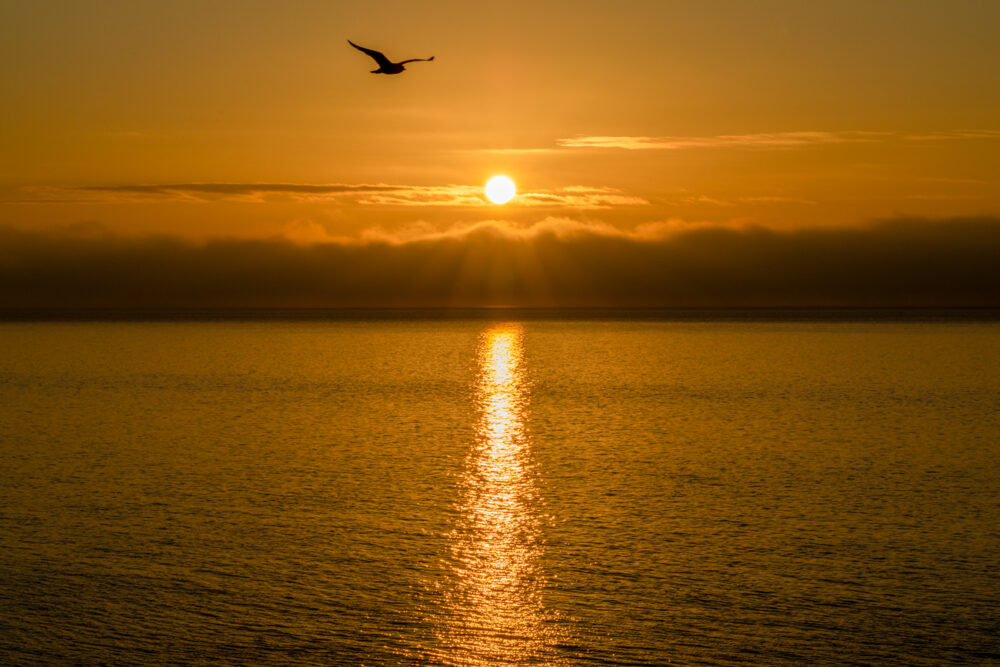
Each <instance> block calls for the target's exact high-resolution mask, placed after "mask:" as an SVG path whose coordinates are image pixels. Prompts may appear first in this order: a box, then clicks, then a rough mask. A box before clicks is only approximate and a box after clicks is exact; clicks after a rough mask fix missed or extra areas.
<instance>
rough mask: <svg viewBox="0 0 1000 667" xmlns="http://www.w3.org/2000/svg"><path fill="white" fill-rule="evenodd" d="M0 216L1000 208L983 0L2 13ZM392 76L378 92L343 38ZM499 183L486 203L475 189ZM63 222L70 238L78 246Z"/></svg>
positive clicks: (344, 229) (254, 223)
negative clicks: (387, 63)
mask: <svg viewBox="0 0 1000 667" xmlns="http://www.w3.org/2000/svg"><path fill="white" fill-rule="evenodd" d="M0 22H2V24H3V25H4V28H5V38H4V40H3V41H2V42H0V59H2V61H3V62H4V63H5V68H4V74H3V81H4V85H3V86H0V146H2V147H3V149H2V150H0V227H7V228H9V229H13V230H20V231H22V232H23V231H28V232H45V233H49V234H53V235H54V237H55V238H58V237H60V236H67V235H68V237H74V238H75V237H76V236H78V235H79V234H81V233H85V232H86V233H93V232H94V231H95V230H103V231H102V233H110V234H112V235H125V236H131V237H144V236H149V235H157V236H169V237H177V238H179V239H186V240H189V241H190V240H196V241H197V240H201V241H204V240H208V239H215V238H221V237H239V238H244V239H248V238H249V239H252V238H268V239H274V238H276V237H285V238H290V239H293V240H295V241H296V242H322V241H327V242H345V241H346V242H353V241H355V240H357V239H372V238H382V239H385V238H390V239H397V240H399V239H403V240H405V239H410V240H412V239H414V238H425V237H427V236H428V235H431V236H433V235H434V234H436V233H439V232H448V231H450V232H454V231H455V230H456V229H468V228H472V227H474V226H475V225H477V224H479V223H483V222H485V221H499V222H500V223H505V224H510V225H512V226H513V227H515V228H517V229H521V230H530V229H545V228H547V227H545V226H546V225H550V226H551V225H553V224H556V225H565V224H567V223H568V222H573V223H584V224H585V225H589V227H587V228H588V229H591V230H594V229H598V230H599V229H602V228H611V229H617V230H620V231H622V232H623V233H626V234H638V235H639V236H643V235H644V234H646V233H647V232H646V231H644V230H647V231H648V230H649V229H651V228H652V229H659V230H663V229H668V228H669V229H674V230H686V229H700V228H704V227H705V226H706V225H708V226H721V227H728V228H733V229H746V228H752V227H754V226H761V227H768V228H772V229H775V230H779V231H781V230H784V231H787V232H793V231H795V230H808V229H820V228H843V229H846V228H851V227H858V226H862V227H863V226H865V225H869V224H871V223H872V221H877V220H884V219H894V218H910V219H915V218H920V217H924V218H932V219H950V218H955V217H970V216H972V217H977V216H978V217H979V218H982V217H983V216H986V217H989V216H995V215H996V214H997V213H998V212H1000V187H998V185H1000V86H998V85H996V73H997V72H998V71H1000V42H998V41H997V39H996V27H997V26H998V25H1000V3H997V2H995V1H993V0H982V1H968V0H966V1H961V0H959V1H954V2H948V3H945V2H937V1H934V2H923V1H920V0H882V1H878V2H839V1H838V2H808V3H802V2H792V1H790V0H789V1H774V0H763V1H761V0H757V1H754V2H738V1H735V0H733V1H719V2H712V1H704V2H671V1H668V0H649V1H638V0H631V1H630V0H621V1H619V2H603V1H602V2H597V1H586V0H575V1H573V2H556V1H551V2H549V1H547V2H506V3H491V4H487V3H467V2H458V1H456V2H413V1H410V2H394V1H385V2H379V3H364V2H338V1H331V0H297V1H290V2H283V3H280V4H279V3H274V2H269V1H268V2H265V1H260V2H257V1H251V0H232V1H226V0H215V1H213V2H200V1H198V2H196V1H193V0H192V1H189V0H181V1H177V0H171V1H169V2H168V1H166V0H164V1H158V0H150V1H145V2H134V1H133V0H102V1H80V0H72V1H70V0H66V1H59V0H40V1H38V2H13V1H9V2H0ZM347 39H351V40H353V41H355V42H357V43H359V44H362V45H365V46H369V47H373V48H377V49H381V50H383V51H385V52H386V53H387V55H389V57H391V58H394V59H397V60H398V59H404V58H418V57H419V58H423V57H428V56H431V55H433V56H435V57H436V59H435V61H434V62H432V63H413V64H411V65H409V66H408V70H407V71H406V72H405V73H403V74H401V75H398V76H385V75H373V74H370V73H369V70H371V69H374V63H373V62H372V61H371V60H370V59H369V58H368V57H367V56H365V55H364V54H363V53H360V52H358V51H356V50H354V49H352V48H351V47H350V46H349V45H348V44H347V42H346V40H347ZM496 173H505V174H508V175H509V176H511V177H512V178H513V179H514V180H515V181H516V182H517V184H518V188H519V191H520V194H519V196H518V197H516V198H515V199H514V200H513V201H512V202H511V203H509V204H506V205H504V206H496V205H492V204H490V203H488V202H487V201H486V200H485V199H484V198H483V195H482V186H483V184H484V183H485V181H486V179H487V178H488V177H490V176H491V175H493V174H496ZM86 230H89V232H88V231H86Z"/></svg>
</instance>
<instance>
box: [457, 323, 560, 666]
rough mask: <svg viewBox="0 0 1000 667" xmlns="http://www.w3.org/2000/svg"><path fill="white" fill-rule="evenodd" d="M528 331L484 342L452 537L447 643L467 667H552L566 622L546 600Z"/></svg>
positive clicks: (501, 330)
mask: <svg viewBox="0 0 1000 667" xmlns="http://www.w3.org/2000/svg"><path fill="white" fill-rule="evenodd" d="M528 398H529V387H528V381H527V377H526V373H525V368H524V344H523V330H522V328H521V327H520V326H519V325H514V324H507V325H500V326H495V327H492V328H490V329H488V330H486V331H485V332H484V333H483V334H482V335H481V338H480V342H479V350H478V374H477V380H476V403H477V406H476V407H477V427H476V440H475V443H474V445H473V447H472V449H471V451H470V454H469V457H468V460H467V461H466V466H465V472H464V476H463V479H462V489H461V496H460V498H459V500H458V510H459V518H458V527H457V529H456V530H455V531H454V533H453V534H452V535H451V538H452V539H451V550H452V552H451V570H452V571H451V573H450V574H451V575H452V578H453V581H452V582H451V584H452V585H451V586H449V589H448V592H447V593H446V600H445V604H446V607H447V613H446V615H445V617H444V619H443V620H444V623H443V627H442V628H441V630H443V637H442V640H443V643H444V644H445V645H446V646H447V647H448V648H447V650H446V653H447V654H448V657H449V658H450V659H452V660H454V661H455V662H457V663H459V664H497V663H532V662H536V663H540V662H545V663H548V664H551V663H552V662H553V661H554V660H553V658H555V657H556V656H554V655H552V654H550V653H549V651H548V649H549V648H551V647H552V645H553V643H554V642H555V640H556V639H557V638H556V636H555V635H556V634H557V632H556V619H555V617H554V615H553V614H551V613H549V612H547V610H546V609H545V607H544V605H543V602H542V599H541V589H542V587H543V585H544V573H543V571H542V569H541V563H540V560H541V556H542V553H543V543H542V521H543V516H542V515H541V512H540V509H539V503H538V492H537V489H536V486H535V482H534V476H533V475H534V470H533V466H532V457H531V442H530V438H529V437H528V432H527V429H526V418H527V411H528Z"/></svg>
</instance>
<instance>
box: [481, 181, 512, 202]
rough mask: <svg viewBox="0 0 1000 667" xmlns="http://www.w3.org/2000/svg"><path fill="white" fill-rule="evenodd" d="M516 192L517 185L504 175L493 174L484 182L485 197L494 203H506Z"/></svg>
mask: <svg viewBox="0 0 1000 667" xmlns="http://www.w3.org/2000/svg"><path fill="white" fill-rule="evenodd" d="M516 194H517V186H515V185H514V181H512V180H510V179H509V178H507V177H506V176H494V177H493V178H491V179H490V180H489V182H487V183H486V198H487V199H489V200H490V201H491V202H493V203H494V204H506V203H507V202H509V201H510V200H511V199H513V198H514V195H516Z"/></svg>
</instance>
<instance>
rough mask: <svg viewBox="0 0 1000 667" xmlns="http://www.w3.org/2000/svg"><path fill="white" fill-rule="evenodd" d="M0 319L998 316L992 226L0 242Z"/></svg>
mask: <svg viewBox="0 0 1000 667" xmlns="http://www.w3.org/2000/svg"><path fill="white" fill-rule="evenodd" d="M0 248H2V253H0V309H15V308H17V309H20V308H253V307H276V308H294V307H368V306H371V307H394V306H400V307H408V306H487V305H510V306H667V307H669V306H678V307H726V306H744V307H746V306H766V307H780V306H859V307H867V306H887V307H907V306H964V307H982V306H989V307H1000V218H997V217H977V218H956V219H948V220H925V219H896V220H891V221H882V222H878V223H874V224H872V225H869V226H866V227H858V228H836V229H834V228H825V229H798V230H792V231H775V230H768V229H763V228H746V229H734V228H729V227H722V226H709V225H701V226H685V225H683V224H676V225H672V224H662V225H647V226H644V227H640V228H638V229H636V230H633V231H620V230H617V229H616V228H614V227H612V226H609V225H602V224H584V223H578V222H571V221H565V220H546V221H543V222H540V223H538V224H536V225H534V226H531V227H527V228H510V227H507V226H504V225H502V224H499V223H481V224H479V225H475V226H472V227H468V228H464V229H458V230H451V231H447V232H433V231H431V232H422V233H413V232H412V231H411V232H410V233H408V234H404V235H399V236H393V235H389V234H369V235H366V236H364V237H362V238H361V239H358V240H350V241H340V242H327V243H316V244H311V245H303V244H296V243H294V242H292V241H289V240H287V239H261V240H237V239H221V240H214V241H210V242H206V243H201V244H194V243H188V242H184V241H181V240H177V239H169V238H149V239H134V238H122V237H115V236H110V235H80V234H75V235H74V234H61V235H59V234H45V233H39V232H25V231H17V230H14V229H8V228H0Z"/></svg>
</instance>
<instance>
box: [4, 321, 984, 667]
mask: <svg viewBox="0 0 1000 667" xmlns="http://www.w3.org/2000/svg"><path fill="white" fill-rule="evenodd" d="M998 368H1000V324H997V323H995V322H994V323H990V322H947V321H927V322H919V321H910V322H901V321H885V322H879V321H843V322H832V321H823V320H822V318H819V319H815V318H813V319H807V320H806V321H769V320H767V319H763V320H757V321H754V320H753V318H750V319H749V320H748V321H739V322H732V321H726V319H725V318H722V319H719V318H716V319H713V320H706V321H664V320H659V319H657V318H655V317H653V318H648V319H646V320H643V321H631V322H630V321H626V320H619V319H615V318H614V317H607V318H602V319H600V320H599V321H588V320H587V319H586V318H581V317H577V318H574V319H572V320H566V321H559V320H547V319H544V318H542V319H529V320H519V321H503V320H502V319H497V320H496V321H490V320H482V319H461V320H448V319H435V320H428V319H415V320H393V319H391V318H382V319H373V320H365V319H363V318H350V319H348V320H344V321H334V320H316V321H284V320H268V321H258V322H254V321H221V322H205V321H174V322H169V321H164V322H113V323H112V322H61V323H60V322H18V323H10V322H8V323H6V324H0V661H2V662H3V663H5V664H38V663H61V664H66V663H69V664H78V663H82V664H95V663H102V662H104V663H116V664H120V663H149V664H198V663H201V664H299V665H310V664H316V665H320V664H362V663H363V664H400V663H401V664H415V663H417V664H419V663H429V664H469V665H476V664H663V663H666V662H671V661H672V662H674V663H678V664H737V663H742V664H769V665H773V664H782V663H788V664H801V663H805V662H813V663H829V664H844V663H861V664H886V663H888V664H943V663H968V662H972V663H995V662H1000V640H998V639H997V637H998V636H1000V620H998V619H1000V613H998V612H1000V602H998V601H1000V580H998V577H997V573H998V572H1000V494H998V491H1000V468H998V463H997V461H998V456H1000V437H998V434H1000V373H998V372H997V369H998Z"/></svg>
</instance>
